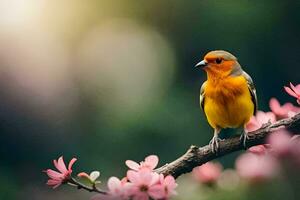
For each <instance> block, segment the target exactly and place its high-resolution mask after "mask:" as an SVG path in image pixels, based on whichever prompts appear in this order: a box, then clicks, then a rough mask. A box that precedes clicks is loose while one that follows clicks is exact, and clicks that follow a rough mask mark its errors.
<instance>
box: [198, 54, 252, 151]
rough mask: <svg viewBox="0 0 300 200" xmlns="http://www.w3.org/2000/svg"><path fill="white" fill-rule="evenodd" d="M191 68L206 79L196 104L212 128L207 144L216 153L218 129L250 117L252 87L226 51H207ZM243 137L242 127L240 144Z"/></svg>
mask: <svg viewBox="0 0 300 200" xmlns="http://www.w3.org/2000/svg"><path fill="white" fill-rule="evenodd" d="M195 67H201V68H203V69H204V70H205V71H206V73H207V80H206V81H205V82H204V83H203V85H202V86H201V90H200V105H201V108H202V109H203V111H204V113H205V115H206V118H207V121H208V123H209V124H210V126H211V127H212V128H213V129H214V136H213V138H212V140H211V141H210V146H211V149H212V151H213V152H215V153H216V152H217V151H218V149H219V141H220V138H219V136H218V134H219V133H220V131H221V129H224V128H240V127H245V125H246V124H247V122H248V121H249V120H250V118H251V116H252V115H255V113H256V110H257V97H256V90H255V87H254V84H253V81H252V78H251V77H250V76H249V75H248V74H247V73H246V72H245V71H243V69H242V67H241V66H240V64H239V63H238V61H237V58H236V57H235V56H234V55H232V54H231V53H229V52H226V51H223V50H217V51H211V52H209V53H207V54H206V55H205V57H204V60H202V61H201V62H199V63H198V64H196V66H195ZM247 139H248V135H247V132H246V131H245V129H244V132H243V134H242V135H241V140H243V145H244V147H246V141H247Z"/></svg>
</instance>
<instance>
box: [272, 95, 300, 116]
mask: <svg viewBox="0 0 300 200" xmlns="http://www.w3.org/2000/svg"><path fill="white" fill-rule="evenodd" d="M269 106H270V109H271V111H272V112H273V113H274V114H275V115H276V117H277V119H284V118H287V117H293V116H294V115H295V114H297V113H299V112H300V107H297V106H294V105H293V104H292V103H285V104H283V105H282V106H281V105H280V103H279V101H278V100H277V99H276V98H272V99H271V100H270V103H269Z"/></svg>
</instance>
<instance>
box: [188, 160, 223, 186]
mask: <svg viewBox="0 0 300 200" xmlns="http://www.w3.org/2000/svg"><path fill="white" fill-rule="evenodd" d="M221 172H222V165H221V164H220V163H213V162H207V163H205V164H203V165H201V166H199V167H195V168H194V169H193V171H192V175H193V177H194V178H195V179H196V180H197V181H199V182H200V183H204V184H213V183H215V182H216V181H217V180H218V178H219V177H220V175H221Z"/></svg>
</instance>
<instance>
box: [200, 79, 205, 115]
mask: <svg viewBox="0 0 300 200" xmlns="http://www.w3.org/2000/svg"><path fill="white" fill-rule="evenodd" d="M205 86H206V81H205V82H204V83H203V84H202V86H201V89H200V106H201V108H202V110H203V111H204V100H205V92H204V89H205Z"/></svg>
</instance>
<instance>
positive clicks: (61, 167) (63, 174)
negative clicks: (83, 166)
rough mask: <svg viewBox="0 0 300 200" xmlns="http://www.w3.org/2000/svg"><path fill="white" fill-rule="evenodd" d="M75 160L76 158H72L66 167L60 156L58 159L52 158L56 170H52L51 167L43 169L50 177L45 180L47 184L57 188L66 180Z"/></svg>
mask: <svg viewBox="0 0 300 200" xmlns="http://www.w3.org/2000/svg"><path fill="white" fill-rule="evenodd" d="M76 160H77V159H76V158H72V160H71V161H70V162H69V164H68V169H67V167H66V164H65V162H64V160H63V157H62V156H61V157H59V159H58V160H53V164H54V166H55V167H56V169H57V170H58V171H54V170H52V169H47V170H45V171H44V172H45V173H47V175H48V176H49V178H50V179H49V180H48V181H47V185H49V186H52V187H53V188H57V187H58V186H60V185H61V184H62V183H65V182H66V181H68V179H69V178H70V177H71V174H72V166H73V164H74V163H75V162H76Z"/></svg>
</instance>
